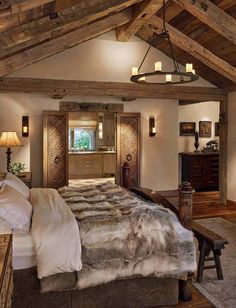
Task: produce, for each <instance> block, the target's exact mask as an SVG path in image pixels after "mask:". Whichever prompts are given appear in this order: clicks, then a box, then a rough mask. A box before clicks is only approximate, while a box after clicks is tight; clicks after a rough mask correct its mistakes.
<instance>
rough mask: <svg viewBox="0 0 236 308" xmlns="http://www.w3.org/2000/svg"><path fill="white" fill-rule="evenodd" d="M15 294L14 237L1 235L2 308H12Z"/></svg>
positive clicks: (0, 292)
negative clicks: (13, 294) (13, 267)
mask: <svg viewBox="0 0 236 308" xmlns="http://www.w3.org/2000/svg"><path fill="white" fill-rule="evenodd" d="M12 293H13V269H12V235H11V234H1V235H0V307H1V308H10V307H11V299H12Z"/></svg>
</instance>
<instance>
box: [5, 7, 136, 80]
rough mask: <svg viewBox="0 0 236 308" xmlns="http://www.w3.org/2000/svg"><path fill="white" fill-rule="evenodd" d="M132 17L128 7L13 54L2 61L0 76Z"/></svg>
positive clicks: (105, 30) (107, 29) (110, 28)
mask: <svg viewBox="0 0 236 308" xmlns="http://www.w3.org/2000/svg"><path fill="white" fill-rule="evenodd" d="M130 18H131V11H130V9H126V10H124V11H122V12H120V13H117V14H115V15H112V16H109V17H106V18H104V19H101V20H99V21H96V22H94V23H91V24H89V25H87V26H84V27H82V28H80V29H78V30H76V31H73V32H70V33H67V34H65V35H62V36H60V37H58V38H55V39H52V40H49V41H46V42H44V43H42V44H40V45H37V46H35V47H32V48H29V49H27V50H25V51H22V52H20V53H18V54H15V55H12V56H10V57H8V58H6V59H4V60H1V61H0V76H5V75H7V74H9V73H11V72H14V71H16V70H18V69H20V68H22V67H25V66H27V65H29V64H32V63H34V62H37V61H39V60H41V59H44V58H46V57H49V56H51V55H54V54H56V53H58V52H60V51H63V50H65V49H67V48H70V47H73V46H75V45H77V44H79V43H82V42H84V41H87V40H89V39H92V38H94V37H96V36H98V35H101V34H103V33H105V32H108V31H110V30H112V29H114V28H116V27H117V25H123V24H125V23H127V22H128V21H129V20H130Z"/></svg>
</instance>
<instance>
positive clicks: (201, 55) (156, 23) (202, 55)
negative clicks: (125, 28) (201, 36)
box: [148, 16, 236, 83]
mask: <svg viewBox="0 0 236 308" xmlns="http://www.w3.org/2000/svg"><path fill="white" fill-rule="evenodd" d="M148 23H149V24H150V27H151V29H152V30H153V31H154V32H156V33H157V34H160V33H161V30H162V19H161V18H159V17H157V16H152V17H151V18H150V19H149V21H148ZM166 28H167V30H168V31H169V35H170V38H171V42H172V43H173V44H174V45H176V46H178V47H179V48H181V49H183V50H184V51H186V52H188V53H189V54H191V55H192V56H193V57H195V58H196V59H198V60H200V61H201V62H202V63H204V64H206V65H207V66H208V67H210V68H211V69H213V70H215V71H216V72H218V73H220V74H221V75H223V76H225V77H226V78H228V79H230V80H232V81H233V82H235V83H236V68H235V67H234V66H232V65H230V64H229V63H227V62H226V61H224V60H222V59H220V58H219V57H217V56H216V55H215V54H213V53H212V52H211V51H209V50H208V49H206V48H205V47H203V46H202V45H200V44H199V43H197V42H196V41H194V40H192V39H191V38H190V37H188V36H187V35H185V34H184V33H182V32H180V31H178V30H177V29H175V28H174V27H172V26H171V25H170V24H168V23H167V24H166Z"/></svg>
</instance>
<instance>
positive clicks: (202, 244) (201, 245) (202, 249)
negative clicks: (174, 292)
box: [197, 240, 207, 283]
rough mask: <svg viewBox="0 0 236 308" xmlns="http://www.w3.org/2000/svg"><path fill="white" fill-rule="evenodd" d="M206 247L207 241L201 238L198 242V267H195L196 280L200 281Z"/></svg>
mask: <svg viewBox="0 0 236 308" xmlns="http://www.w3.org/2000/svg"><path fill="white" fill-rule="evenodd" d="M206 248H207V243H206V241H205V240H203V241H202V242H201V244H200V247H199V250H200V256H199V260H198V268H197V282H198V283H199V282H201V281H202V276H203V270H204V261H205V255H206Z"/></svg>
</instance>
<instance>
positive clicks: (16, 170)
mask: <svg viewBox="0 0 236 308" xmlns="http://www.w3.org/2000/svg"><path fill="white" fill-rule="evenodd" d="M24 170H25V164H22V163H11V164H10V166H9V171H10V172H11V173H12V174H14V175H15V176H19V175H20V173H21V172H22V171H24Z"/></svg>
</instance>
